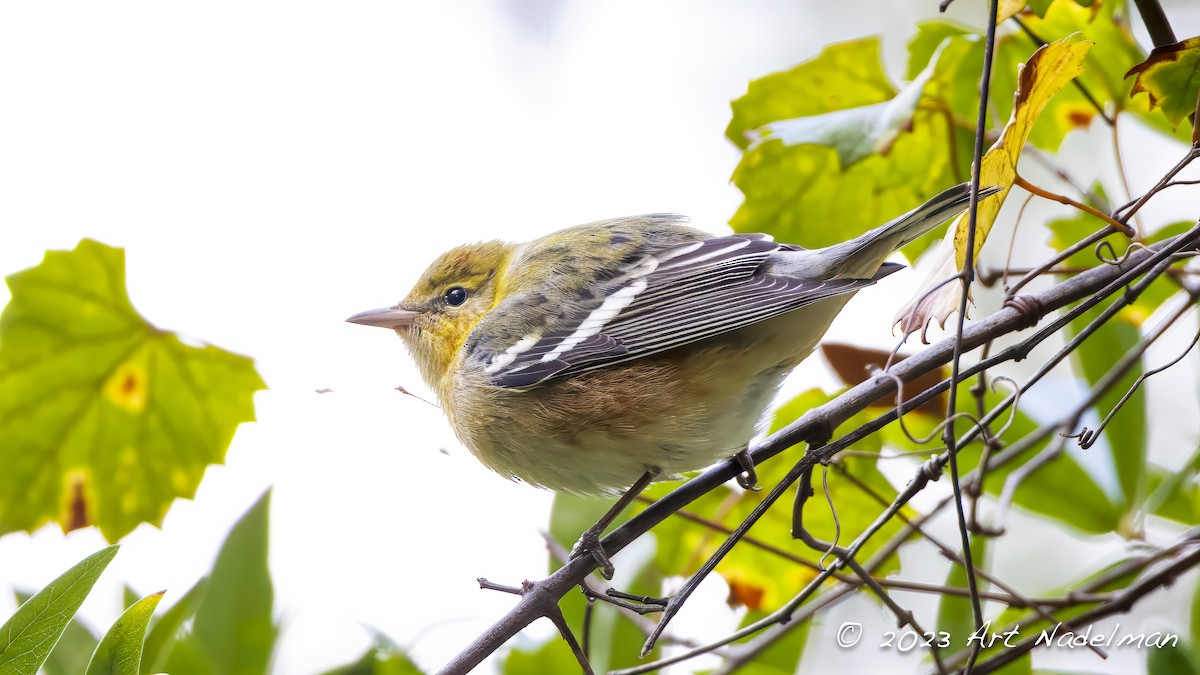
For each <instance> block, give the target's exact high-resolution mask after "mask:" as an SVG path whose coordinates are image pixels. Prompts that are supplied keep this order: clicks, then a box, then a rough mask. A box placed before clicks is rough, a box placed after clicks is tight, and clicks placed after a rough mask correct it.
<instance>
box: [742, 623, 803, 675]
mask: <svg viewBox="0 0 1200 675" xmlns="http://www.w3.org/2000/svg"><path fill="white" fill-rule="evenodd" d="M766 616H767V613H766V612H747V613H746V616H745V618H743V619H742V621H741V622H739V628H740V627H745V626H748V625H750V624H752V623H754V622H755V621H758V620H760V619H763V618H765V617H766ZM812 624H813V619H812V617H810V618H808V619H805V620H804V621H801V622H799V623H796V624H788V629H787V632H785V633H784V634H783V635H782V636H781V637H779V638H778V639H777V640H775V641H774V642H773V643H771V645H770V646H768V647H767V648H766V649H764V650H762V652H760V653H759V654H757V655H756V656H755V657H754V660H752V661H750V662H748V663H746V664H745V665H744V666H742V667H741V668H739V669H738V671H737V672H738V673H740V674H741V675H792V673H796V672H799V668H800V660H801V659H802V658H803V657H804V648H805V647H806V646H807V645H808V637H809V634H810V633H811V632H812Z"/></svg>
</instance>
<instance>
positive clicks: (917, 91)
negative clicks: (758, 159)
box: [750, 47, 941, 167]
mask: <svg viewBox="0 0 1200 675" xmlns="http://www.w3.org/2000/svg"><path fill="white" fill-rule="evenodd" d="M940 53H941V48H940V47H939V49H938V51H937V52H935V54H934V55H933V57H932V59H933V60H932V61H931V62H930V64H929V65H928V66H927V67H926V68H925V69H924V70H922V71H921V72H920V73H918V74H917V75H916V77H914V78H913V80H912V82H909V83H908V84H907V85H905V86H904V88H903V89H901V90H900V92H899V93H897V94H896V96H895V97H893V98H892V99H891V100H889V101H885V102H882V103H874V104H872V105H864V106H858V107H856V108H845V109H843V110H835V111H833V112H828V113H825V114H822V115H810V116H807V117H795V118H792V119H786V120H780V121H777V122H770V123H768V124H765V125H763V126H762V127H760V128H759V129H758V131H757V133H755V134H752V136H753V137H754V140H753V142H752V143H751V145H750V148H751V149H753V148H755V147H757V146H758V145H759V144H761V143H766V142H770V141H772V140H778V141H780V142H781V143H783V144H784V145H785V146H792V145H802V144H805V143H812V144H816V145H826V146H829V147H831V148H834V149H836V150H837V153H838V161H839V162H841V165H842V166H843V167H849V166H850V165H852V164H854V163H855V162H858V161H860V160H862V159H864V158H866V157H867V156H869V155H874V154H881V155H882V154H887V152H888V149H889V148H891V146H892V143H894V142H895V140H896V137H897V136H899V135H900V132H901V131H903V130H904V128H905V127H907V126H908V125H909V124H911V123H912V117H913V113H914V112H915V111H916V109H917V102H918V101H919V100H920V99H921V92H922V91H924V89H925V85H926V84H927V83H928V82H929V80H930V78H932V77H933V73H934V66H935V65H936V59H937V55H938V54H940Z"/></svg>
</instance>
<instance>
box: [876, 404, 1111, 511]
mask: <svg viewBox="0 0 1200 675" xmlns="http://www.w3.org/2000/svg"><path fill="white" fill-rule="evenodd" d="M970 386H971V385H970V383H967V382H964V383H963V384H961V385H960V387H959V391H958V399H959V400H960V401H970V400H972V399H973V398H974V395H973V394H972V393H971V391H970ZM1007 395H1008V392H1007V391H1006V390H1005V388H1004V387H1000V389H999V391H996V392H992V391H988V392H986V393H985V394H984V404H985V406H986V407H987V408H988V409H989V410H990V409H992V408H994V407H995V406H996V405H998V404H999V403H1000V402H1001V401H1002V400H1003V399H1004V398H1005V397H1006V396H1007ZM1008 419H1009V418H1008V417H1002V418H1001V419H1000V420H998V421H997V423H996V424H995V425H994V426H993V431H994V430H996V429H998V428H999V427H1000V426H1002V425H1004V424H1006V423H1007V422H1008ZM904 421H905V424H906V426H907V428H908V429H909V430H910V432H911V433H913V434H915V435H928V432H929V430H931V429H932V428H933V427H934V425H935V424H936V423H937V422H938V421H939V420H934V419H932V418H931V416H930V415H924V414H919V413H915V412H914V413H909V414H907V415H905V417H904ZM1037 427H1038V425H1037V424H1036V423H1035V422H1034V421H1033V420H1031V419H1030V418H1029V417H1028V416H1027V415H1025V414H1024V413H1023V412H1021V411H1020V410H1018V411H1017V412H1016V414H1015V415H1014V416H1013V417H1012V423H1011V424H1010V425H1009V427H1008V429H1007V430H1006V431H1005V433H1004V435H1003V436H1002V437H1001V440H1002V441H1007V442H1009V443H1011V442H1012V441H1013V440H1014V439H1018V438H1023V437H1025V436H1027V435H1029V434H1031V433H1033V432H1034V430H1036V429H1037ZM955 428H956V432H957V435H958V437H959V438H961V437H962V436H963V434H965V433H966V432H967V431H968V429H969V428H970V423H969V422H968V421H966V420H960V421H959V423H958V424H956V427H955ZM882 434H883V438H884V440H885V441H886V442H888V443H890V444H892V445H895V446H897V447H900V448H903V449H905V450H910V451H926V452H928V451H930V446H928V445H924V446H922V445H917V444H914V443H913V442H912V441H911V440H909V439H908V437H907V436H905V435H904V434H903V433H902V432H901V431H900V428H899V425H898V424H896V423H894V422H893V423H892V424H889V425H887V426H886V427H884V428H883V431H882ZM933 442H934V443H936V442H937V441H936V439H935V440H934V441H933ZM1048 443H1049V441H1043V442H1041V443H1038V444H1036V445H1034V446H1032V447H1030V448H1028V449H1027V450H1026V451H1025V452H1024V453H1022V454H1021V455H1020V456H1018V457H1016V458H1014V459H1013V460H1012V461H1010V462H1008V463H1007V464H1005V465H1004V466H1001V467H997V468H994V469H992V470H991V471H989V472H988V474H987V480H986V481H984V484H983V487H984V491H985V492H986V493H987V494H989V495H992V496H996V495H999V494H1000V492H1001V491H1002V490H1003V489H1004V483H1005V480H1006V479H1007V478H1008V475H1009V474H1010V473H1012V472H1013V471H1014V470H1016V469H1017V468H1019V467H1020V466H1022V465H1023V464H1024V463H1025V462H1028V461H1029V460H1031V459H1033V458H1034V457H1035V456H1037V454H1038V453H1039V452H1041V451H1042V450H1044V449H1045V448H1046V446H1047V444H1048ZM980 447H981V444H980V442H979V440H978V439H976V440H975V441H973V442H972V443H970V444H967V445H965V446H962V447H961V448H960V450H959V455H958V464H959V471H960V472H961V473H962V474H966V473H967V472H969V471H972V470H974V469H975V468H976V467H977V466H978V465H979V453H980ZM1013 503H1014V504H1016V505H1018V506H1020V507H1022V508H1024V509H1027V510H1029V511H1032V512H1034V513H1037V514H1040V515H1043V516H1047V517H1049V518H1052V519H1053V520H1056V521H1058V522H1060V523H1064V524H1066V525H1069V526H1071V527H1073V528H1075V529H1078V530H1081V531H1083V532H1088V533H1091V534H1106V533H1108V532H1112V531H1113V530H1114V529H1116V527H1117V525H1118V524H1119V523H1120V519H1121V513H1122V510H1121V509H1120V508H1119V507H1118V506H1117V505H1116V504H1113V503H1112V501H1111V500H1110V499H1109V498H1108V495H1107V494H1105V492H1104V490H1102V489H1101V488H1100V486H1099V485H1097V484H1096V481H1095V480H1094V479H1093V478H1092V476H1091V475H1090V474H1089V473H1088V472H1087V471H1085V470H1084V469H1083V467H1081V466H1080V465H1079V463H1078V462H1077V461H1075V459H1074V458H1073V457H1072V456H1071V455H1070V454H1069V453H1066V452H1063V453H1060V454H1059V455H1058V456H1057V457H1056V458H1054V459H1052V460H1050V461H1049V462H1046V463H1045V464H1043V465H1042V466H1041V467H1039V468H1038V470H1037V471H1034V472H1033V473H1031V474H1029V475H1028V476H1026V477H1025V478H1024V480H1022V481H1021V483H1020V484H1019V485H1018V486H1017V488H1016V490H1015V491H1014V493H1013Z"/></svg>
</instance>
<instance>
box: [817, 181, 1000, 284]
mask: <svg viewBox="0 0 1200 675" xmlns="http://www.w3.org/2000/svg"><path fill="white" fill-rule="evenodd" d="M1001 189H1002V188H999V187H986V188H981V189H980V190H979V198H980V199H981V200H982V199H983V198H985V197H989V196H991V195H993V194H995V193H997V192H1000V190H1001ZM970 201H971V184H970V183H962V184H959V185H955V186H954V187H952V188H949V189H948V190H945V191H943V192H941V193H939V194H937V195H935V196H934V197H932V198H931V199H930V200H929V201H927V202H925V203H924V204H922V205H920V206H918V207H917V208H915V209H913V210H912V211H909V212H908V213H905V214H904V215H902V216H899V217H897V218H895V219H893V220H891V221H889V222H887V223H885V224H883V225H881V226H879V227H877V228H875V229H874V230H871V231H870V232H867V233H866V234H863V235H862V236H861V237H858V238H856V239H852V240H850V241H847V242H845V243H842V244H838V245H836V246H833V247H830V249H827V250H828V251H829V253H830V254H832V255H831V256H830V259H831V260H840V264H839V265H838V269H837V271H836V272H835V273H834V274H833V276H834V277H855V278H864V277H865V278H870V276H871V275H872V274H874V273H875V271H876V270H878V269H879V266H880V264H882V263H883V261H884V259H886V258H887V257H888V256H889V255H891V254H892V252H893V251H895V250H896V249H898V248H900V247H902V246H904V245H905V244H908V243H909V242H911V241H913V240H914V239H916V238H918V237H920V236H922V235H924V234H926V233H927V232H929V231H930V230H932V229H934V228H936V227H937V226H938V225H941V224H942V223H944V222H946V221H947V220H949V219H951V218H953V217H954V216H957V215H958V214H960V213H962V212H963V211H964V210H965V209H966V208H967V204H968V203H970Z"/></svg>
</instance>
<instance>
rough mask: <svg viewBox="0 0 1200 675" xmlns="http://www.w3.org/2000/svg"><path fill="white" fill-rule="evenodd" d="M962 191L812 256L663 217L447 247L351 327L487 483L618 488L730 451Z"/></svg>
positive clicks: (959, 206) (583, 490) (961, 200)
mask: <svg viewBox="0 0 1200 675" xmlns="http://www.w3.org/2000/svg"><path fill="white" fill-rule="evenodd" d="M994 191H995V190H993V189H986V190H983V191H981V193H980V196H981V198H982V197H984V196H987V195H990V194H992V193H993V192H994ZM969 193H970V190H969V187H968V186H967V185H966V184H963V185H958V186H956V187H953V188H950V189H948V190H946V191H945V192H942V193H941V194H939V195H937V196H935V197H933V198H932V199H931V200H929V201H928V202H927V203H925V204H924V205H922V206H920V207H918V208H916V209H914V210H912V211H910V212H909V213H906V214H904V215H902V216H900V217H898V218H896V219H895V220H893V221H891V222H889V223H887V224H885V225H883V226H881V227H879V228H877V229H875V230H872V231H870V232H867V233H866V234H863V235H862V236H860V237H858V238H856V239H852V240H850V241H847V242H844V243H841V244H837V245H835V246H830V247H828V248H823V249H817V250H811V251H810V250H806V249H803V248H801V247H799V246H795V245H791V244H779V243H775V242H773V241H771V239H770V237H768V236H766V235H761V234H734V235H729V236H723V237H713V236H711V235H709V234H706V233H704V232H702V231H700V230H697V229H693V228H691V227H688V226H686V225H684V224H683V219H682V218H681V217H679V216H675V215H660V214H656V215H646V216H635V217H629V218H616V219H613V220H604V221H599V222H595V223H590V224H587V225H580V226H577V227H572V228H568V229H565V230H561V231H559V232H555V233H553V234H550V235H547V236H545V237H542V238H540V239H536V240H534V241H530V242H526V243H523V244H510V243H505V242H500V241H489V242H483V243H478V244H470V245H467V246H460V247H458V248H455V249H452V250H450V251H448V252H447V253H444V254H443V255H442V256H441V257H439V258H438V259H437V260H435V261H434V262H433V264H432V265H430V266H429V269H427V270H426V271H425V274H424V275H423V276H422V277H421V279H420V281H418V282H417V285H416V287H415V288H413V289H412V291H411V292H410V293H409V294H408V296H407V297H405V298H404V300H402V301H401V302H400V303H399V304H397V305H395V306H393V307H388V308H385V309H376V310H371V311H367V312H362V313H360V314H356V315H354V316H352V317H350V318H349V319H348V321H351V322H353V323H359V324H366V325H369V326H381V327H384V328H391V329H393V330H395V331H396V333H397V334H398V335H399V336H400V338H401V339H402V340H403V342H404V344H405V345H406V346H407V347H408V349H409V351H411V352H412V354H413V356H414V358H415V359H416V362H417V365H418V367H419V368H420V371H421V375H422V377H423V378H424V379H425V381H426V382H427V383H428V384H429V386H430V387H431V388H432V389H433V391H434V392H436V394H437V397H438V400H439V401H440V402H441V407H442V410H443V411H444V412H445V414H446V417H447V418H448V419H449V421H450V425H451V426H452V427H453V428H454V431H455V432H456V433H457V435H458V437H459V439H461V440H462V442H463V444H464V445H466V446H467V448H469V449H470V450H471V452H472V453H474V454H475V456H476V457H478V458H479V459H480V460H481V461H482V462H483V463H484V464H486V465H487V466H488V467H490V468H492V469H493V470H495V471H496V472H497V473H500V474H501V475H503V476H506V477H508V478H511V479H520V480H524V481H526V482H529V483H531V484H533V485H538V486H541V487H545V488H549V489H551V490H556V491H562V492H570V493H576V494H600V493H615V492H619V491H621V490H624V489H627V488H629V487H630V486H631V485H633V484H634V483H635V481H637V480H638V479H639V477H642V476H643V475H644V474H649V475H650V476H651V477H653V478H654V479H665V478H670V477H672V476H674V475H675V474H678V473H679V472H683V471H691V470H695V469H700V468H703V467H705V466H707V465H709V464H712V463H713V462H715V461H717V460H721V459H725V458H728V457H732V456H735V455H737V454H738V453H739V452H741V451H743V450H744V449H745V448H746V447H747V444H748V442H749V441H750V439H751V438H752V437H753V436H754V435H755V433H757V432H759V431H761V430H762V429H763V428H764V425H765V424H766V422H767V419H768V415H767V411H768V408H769V407H770V404H771V400H772V398H773V397H774V396H775V394H776V392H777V391H778V389H779V385H780V383H781V382H782V381H783V379H784V377H785V376H786V375H787V374H788V373H789V372H790V371H791V370H792V369H793V368H795V367H796V365H798V364H799V363H800V362H801V361H802V360H803V359H804V358H805V357H807V356H808V355H809V354H810V353H811V352H812V351H813V349H814V348H815V347H816V345H817V343H818V341H819V340H820V339H821V337H822V336H823V335H824V334H825V331H826V330H827V329H828V327H829V324H830V323H831V322H832V321H833V318H834V317H835V316H836V315H837V314H838V312H839V311H841V309H842V306H843V305H845V303H846V302H847V301H848V300H849V299H850V297H851V296H852V295H854V293H855V292H856V291H858V290H860V289H862V288H865V287H866V286H870V285H871V284H873V283H875V282H876V281H878V280H879V279H881V278H883V277H884V276H887V275H888V274H891V273H892V272H895V271H896V270H898V269H900V268H901V267H902V266H901V265H898V264H894V263H888V262H885V259H886V258H887V257H888V256H889V255H891V254H892V252H894V251H895V250H896V249H897V248H899V247H901V246H903V245H904V244H907V243H908V242H910V241H912V240H913V239H915V238H917V237H919V236H921V235H923V234H925V233H926V232H928V231H930V230H931V229H933V228H934V227H936V226H937V225H939V224H941V223H943V222H945V221H946V220H947V219H949V218H951V217H952V216H954V215H957V214H958V213H960V212H961V211H962V210H963V209H964V208H965V207H966V205H967V203H968V200H969ZM832 225H833V224H831V226H832ZM748 468H749V467H748Z"/></svg>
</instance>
